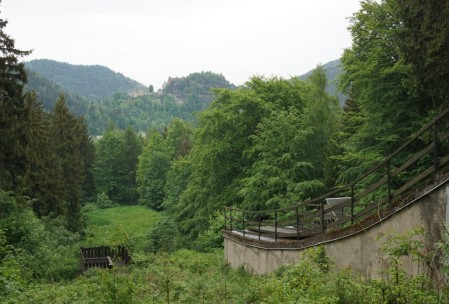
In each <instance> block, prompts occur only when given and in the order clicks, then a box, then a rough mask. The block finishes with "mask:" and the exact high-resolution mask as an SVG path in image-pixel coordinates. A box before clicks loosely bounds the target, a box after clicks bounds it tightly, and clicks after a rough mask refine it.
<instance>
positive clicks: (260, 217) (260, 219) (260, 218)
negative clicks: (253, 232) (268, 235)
mask: <svg viewBox="0 0 449 304" xmlns="http://www.w3.org/2000/svg"><path fill="white" fill-rule="evenodd" d="M261 221H262V216H261V215H259V229H258V230H257V231H258V234H259V241H260V222H261Z"/></svg>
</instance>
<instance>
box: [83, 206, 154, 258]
mask: <svg viewBox="0 0 449 304" xmlns="http://www.w3.org/2000/svg"><path fill="white" fill-rule="evenodd" d="M158 220H159V213H158V212H156V211H154V210H151V209H149V208H147V207H145V206H119V207H113V208H107V209H93V210H90V211H88V212H87V213H86V221H87V229H86V240H85V241H84V243H83V245H84V246H103V245H105V246H113V245H126V246H127V247H128V248H129V249H132V251H134V252H136V251H142V250H143V248H144V247H145V245H146V238H147V235H148V232H149V231H150V230H151V228H152V227H153V226H154V225H155V224H156V223H157V221H158Z"/></svg>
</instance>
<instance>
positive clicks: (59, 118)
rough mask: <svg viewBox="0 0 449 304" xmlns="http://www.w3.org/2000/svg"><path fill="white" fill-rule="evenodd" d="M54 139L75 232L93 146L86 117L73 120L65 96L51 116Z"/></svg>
mask: <svg viewBox="0 0 449 304" xmlns="http://www.w3.org/2000/svg"><path fill="white" fill-rule="evenodd" d="M51 128H52V139H53V140H54V142H55V145H56V155H57V157H58V161H59V162H60V165H61V168H62V173H63V178H62V181H63V184H64V200H65V201H66V204H67V214H66V218H67V222H68V225H69V228H70V229H71V230H74V231H75V230H77V229H79V228H80V227H79V225H80V198H81V197H82V187H83V184H84V180H85V178H86V174H87V171H88V163H87V162H86V155H87V153H89V148H88V146H89V145H90V141H89V137H88V135H87V128H86V125H85V124H84V120H83V119H82V118H75V117H73V116H72V115H71V114H70V112H69V110H68V108H67V106H66V104H65V101H64V97H63V96H61V97H60V98H59V100H58V101H57V102H56V104H55V108H54V110H53V113H52V115H51Z"/></svg>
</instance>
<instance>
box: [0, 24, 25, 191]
mask: <svg viewBox="0 0 449 304" xmlns="http://www.w3.org/2000/svg"><path fill="white" fill-rule="evenodd" d="M7 23H8V22H7V21H6V20H5V19H3V18H0V189H3V190H11V189H15V188H17V187H18V185H19V183H20V178H21V176H22V174H23V171H24V166H23V164H24V157H25V156H24V151H23V149H24V147H25V146H26V144H25V143H24V134H23V133H22V132H23V131H24V116H25V112H24V111H25V110H24V102H23V98H22V89H23V85H24V84H25V83H26V80H27V78H26V72H25V69H24V65H23V63H21V62H19V60H20V58H22V57H23V56H26V55H28V54H30V52H29V51H21V50H18V49H17V48H15V43H14V39H12V38H11V37H10V36H9V35H7V34H6V33H5V31H4V29H5V27H6V25H7Z"/></svg>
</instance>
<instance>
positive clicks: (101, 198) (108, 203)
mask: <svg viewBox="0 0 449 304" xmlns="http://www.w3.org/2000/svg"><path fill="white" fill-rule="evenodd" d="M95 203H96V205H97V206H98V207H99V208H101V209H105V208H111V207H114V203H113V202H112V200H111V199H110V198H109V196H108V195H107V194H106V193H104V192H100V193H98V195H97V201H96V202H95Z"/></svg>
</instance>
